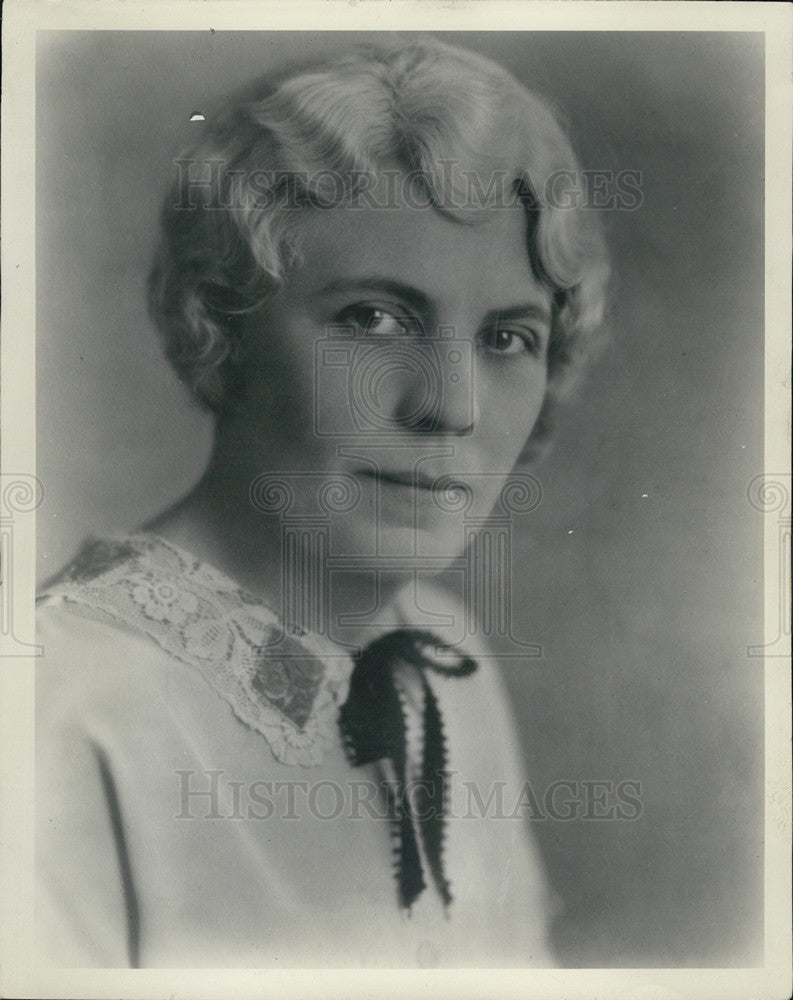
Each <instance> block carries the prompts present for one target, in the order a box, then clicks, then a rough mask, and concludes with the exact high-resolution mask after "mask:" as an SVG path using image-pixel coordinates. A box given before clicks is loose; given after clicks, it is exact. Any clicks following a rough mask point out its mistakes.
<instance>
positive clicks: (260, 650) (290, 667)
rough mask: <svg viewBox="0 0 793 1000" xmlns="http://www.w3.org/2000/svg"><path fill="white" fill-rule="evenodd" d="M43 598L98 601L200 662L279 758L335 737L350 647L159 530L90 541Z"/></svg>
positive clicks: (301, 759)
mask: <svg viewBox="0 0 793 1000" xmlns="http://www.w3.org/2000/svg"><path fill="white" fill-rule="evenodd" d="M42 601H44V602H45V603H56V602H59V601H71V602H74V603H78V604H81V605H85V606H88V607H93V608H98V609H100V610H101V611H104V612H105V613H107V614H108V615H110V616H111V617H112V618H114V619H115V620H116V621H119V622H122V623H124V624H125V625H129V626H131V627H133V628H135V629H137V630H139V631H141V632H143V633H145V634H146V635H147V636H149V638H151V639H153V640H154V642H156V643H157V645H158V646H160V647H161V648H162V649H164V650H165V651H166V652H167V653H170V654H171V655H172V656H175V657H177V658H178V659H179V660H182V661H184V662H186V663H189V664H191V665H192V666H194V667H196V668H197V669H198V671H199V672H200V673H201V675H202V677H203V678H204V679H205V680H206V681H207V683H208V684H209V685H210V686H211V687H212V688H213V689H214V690H215V691H216V692H217V693H218V694H219V695H220V696H221V697H223V698H224V699H225V700H226V701H227V702H228V703H229V705H230V706H231V708H232V710H233V711H234V713H235V715H236V716H237V717H238V718H239V719H240V720H241V721H242V722H244V723H245V724H246V725H248V726H250V727H251V728H253V729H255V730H257V731H258V732H260V733H261V734H262V735H263V736H264V738H265V739H266V740H267V742H268V744H269V745H270V748H271V749H272V752H273V754H274V755H275V757H276V758H277V759H278V760H279V761H281V762H282V763H284V764H301V765H304V766H311V765H315V764H319V763H320V762H321V760H322V758H323V755H324V753H325V751H326V750H327V749H328V748H329V747H330V746H331V745H338V744H339V743H340V736H339V730H338V711H339V708H340V706H341V705H342V704H343V703H344V701H345V700H346V698H347V692H348V687H349V678H350V673H351V672H352V661H351V660H350V658H349V656H347V655H346V654H345V653H343V652H341V651H340V650H339V649H338V647H336V646H334V645H333V644H332V643H330V642H329V641H328V640H325V639H323V638H322V637H321V636H318V635H314V634H312V633H307V632H303V631H301V630H299V629H297V628H292V627H289V626H286V625H284V624H283V622H282V621H281V619H280V618H279V617H278V615H276V614H275V612H273V611H272V610H271V609H270V608H268V607H266V606H265V605H263V604H262V603H261V601H260V600H258V599H257V598H256V597H254V596H253V595H252V594H249V593H247V592H246V591H244V590H242V589H240V588H239V587H238V586H237V585H236V584H235V583H233V581H231V580H229V579H228V578H227V577H226V576H224V575H223V574H222V573H221V572H220V571H219V570H216V569H214V568H213V567H211V566H209V565H207V564H206V563H201V562H199V561H198V560H197V559H195V558H193V557H192V556H191V555H189V554H188V553H187V552H185V551H183V550H181V549H179V548H178V547H177V546H175V545H172V544H171V543H170V542H166V541H165V540H164V539H162V538H159V537H157V536H156V535H147V534H138V535H130V536H128V537H124V538H117V539H105V540H91V541H89V542H88V543H87V544H86V545H85V546H84V548H83V549H82V551H81V552H80V553H79V554H78V555H77V557H76V558H75V560H74V561H73V562H72V563H71V564H70V565H69V566H67V567H66V569H65V570H64V571H63V573H62V574H61V575H60V576H59V578H58V579H57V581H55V583H54V584H53V585H52V587H50V588H49V589H48V591H47V592H46V593H45V594H44V595H43V596H42Z"/></svg>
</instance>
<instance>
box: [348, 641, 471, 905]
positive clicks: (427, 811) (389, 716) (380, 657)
mask: <svg viewBox="0 0 793 1000" xmlns="http://www.w3.org/2000/svg"><path fill="white" fill-rule="evenodd" d="M438 652H443V653H453V654H454V655H455V657H456V662H454V663H453V664H452V665H449V664H445V663H443V662H441V661H439V660H438V659H437V654H438ZM432 653H435V654H436V656H435V658H433V657H432V656H431V654H432ZM400 664H408V665H410V666H412V667H414V668H415V669H416V672H417V675H418V677H419V678H420V679H421V685H422V689H423V692H424V720H423V721H424V726H423V730H424V747H423V761H422V767H421V780H420V781H419V782H418V783H417V786H416V788H415V789H414V791H415V793H416V794H415V798H414V796H413V795H412V794H410V795H409V794H406V774H407V746H406V736H405V730H406V720H405V708H404V705H403V703H402V701H403V696H402V694H401V692H400V691H399V688H398V687H397V686H396V684H395V683H394V672H395V670H396V669H397V668H398V667H399V665H400ZM476 666H477V664H476V661H475V660H472V659H470V657H467V656H465V655H463V654H462V653H460V652H459V650H455V649H454V648H453V647H451V646H449V645H447V644H446V643H444V642H442V641H441V640H440V639H439V638H438V637H437V636H435V635H433V634H432V633H431V632H422V631H419V630H418V629H398V630H397V631H395V632H388V633H387V634H386V635H383V636H381V637H380V638H379V639H376V640H375V641H374V642H372V643H371V644H370V645H369V646H367V647H366V648H365V649H364V650H363V651H362V652H361V653H359V654H358V655H357V657H356V658H355V669H354V670H353V673H352V677H351V678H350V694H349V697H348V699H347V701H346V702H345V704H344V706H343V707H342V709H341V713H340V717H339V723H340V725H341V730H342V733H343V735H344V738H345V741H346V745H347V750H348V753H349V755H350V759H351V761H352V763H353V764H354V765H356V766H360V765H362V764H368V763H371V762H373V761H376V760H382V759H383V758H389V759H390V760H391V761H392V762H393V765H394V770H395V772H396V786H397V787H396V789H395V790H393V789H391V790H390V796H389V797H390V803H391V808H392V815H393V822H394V833H395V836H396V846H395V848H394V854H395V862H396V871H395V874H396V879H397V886H398V893H399V902H400V905H401V906H403V907H406V908H408V909H409V908H410V907H411V906H412V904H413V903H414V902H415V900H416V899H417V897H418V896H419V895H420V893H421V892H422V891H423V889H424V888H425V886H426V883H425V881H424V873H423V871H422V866H421V857H420V855H419V849H418V841H417V839H416V830H417V829H418V831H419V834H420V836H421V843H422V846H423V848H424V854H425V856H426V859H427V864H428V865H429V868H430V872H431V874H432V878H433V881H434V882H435V885H436V887H437V889H438V892H439V893H440V896H441V898H442V900H443V904H444V906H448V905H449V904H450V903H451V900H452V894H451V891H450V889H449V882H448V880H447V879H446V876H445V874H444V870H443V860H442V847H443V832H444V817H445V813H446V808H447V785H446V779H447V776H448V772H447V770H446V748H445V744H444V736H443V724H442V721H441V714H440V709H439V708H438V702H437V699H436V697H435V695H434V693H433V691H432V688H431V687H430V686H429V684H428V683H427V678H426V676H425V673H424V672H425V669H430V670H434V671H436V672H437V673H439V674H445V675H447V676H450V677H465V676H467V675H469V674H472V673H473V672H474V670H476Z"/></svg>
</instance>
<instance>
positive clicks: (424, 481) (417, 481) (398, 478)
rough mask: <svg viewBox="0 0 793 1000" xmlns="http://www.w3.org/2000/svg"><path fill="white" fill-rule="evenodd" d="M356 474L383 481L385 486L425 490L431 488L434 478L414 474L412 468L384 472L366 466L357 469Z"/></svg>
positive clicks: (378, 481) (379, 481)
mask: <svg viewBox="0 0 793 1000" xmlns="http://www.w3.org/2000/svg"><path fill="white" fill-rule="evenodd" d="M358 474H359V475H360V476H365V477H366V478H367V479H371V480H372V481H373V482H377V483H383V484H385V485H386V486H396V487H402V488H403V489H410V490H426V491H427V492H429V491H430V490H431V489H432V484H433V482H434V480H432V479H429V478H427V477H426V476H422V475H417V474H415V473H414V472H413V471H412V470H411V471H407V472H401V471H388V472H386V471H384V470H383V469H377V470H375V469H369V468H366V469H359V470H358Z"/></svg>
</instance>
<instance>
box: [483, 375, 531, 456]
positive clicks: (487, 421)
mask: <svg viewBox="0 0 793 1000" xmlns="http://www.w3.org/2000/svg"><path fill="white" fill-rule="evenodd" d="M546 386H547V376H546V371H545V368H544V366H543V367H540V366H537V368H536V369H534V370H532V371H530V372H529V373H528V375H527V374H526V373H523V374H517V375H509V374H508V375H506V376H500V377H498V378H491V379H488V380H487V383H486V388H485V392H484V393H483V394H482V395H481V396H480V408H481V414H480V422H479V426H480V429H481V432H480V434H478V435H477V437H478V445H479V449H480V452H481V456H482V461H483V464H484V466H485V467H487V468H491V469H493V470H494V471H501V472H507V471H509V470H510V469H511V468H512V466H513V465H514V463H515V462H516V461H517V458H518V456H519V455H520V453H521V452H522V450H523V447H524V445H525V443H526V441H527V439H528V437H529V435H530V434H531V432H532V429H533V428H534V425H535V423H536V422H537V418H538V417H539V415H540V410H541V409H542V404H543V401H544V399H545V391H546Z"/></svg>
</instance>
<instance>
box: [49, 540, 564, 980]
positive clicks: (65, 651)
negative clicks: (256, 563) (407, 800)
mask: <svg viewBox="0 0 793 1000" xmlns="http://www.w3.org/2000/svg"><path fill="white" fill-rule="evenodd" d="M41 603H42V606H41V609H40V634H41V639H40V641H41V642H42V643H43V645H44V656H43V657H42V659H41V661H40V663H39V666H38V668H37V681H36V769H37V772H36V773H37V777H36V797H37V799H36V801H37V805H36V873H37V911H36V920H37V938H38V941H39V943H40V948H41V951H42V960H43V961H45V962H49V963H51V964H54V965H59V966H88V967H97V966H106V967H119V966H128V965H130V964H133V965H134V964H137V965H140V966H144V967H145V966H149V967H196V966H197V967H249V968H250V967H268V966H269V967H273V966H278V967H282V968H289V967H322V966H325V967H366V966H382V967H395V966H407V967H417V966H418V967H421V966H445V967H450V966H451V967H465V966H469V967H477V966H491V967H514V966H550V965H553V964H554V963H553V960H552V958H551V955H550V953H549V951H548V947H547V943H546V935H547V930H548V923H549V919H550V917H551V916H552V915H553V913H552V910H553V905H552V900H551V898H550V896H549V894H548V891H547V887H546V883H545V879H544V876H543V873H542V870H541V866H540V863H539V861H538V857H537V853H536V849H535V847H534V845H533V843H532V841H531V840H530V838H529V836H528V831H527V826H526V822H525V819H524V817H523V815H522V813H521V811H520V810H514V809H513V808H512V807H513V805H514V803H516V802H517V801H518V800H519V797H520V788H521V786H522V785H523V783H524V781H525V780H526V776H525V775H524V774H522V768H521V754H520V749H519V743H518V741H517V739H516V736H515V734H514V731H513V726H512V723H511V721H510V716H509V711H508V707H507V705H506V702H505V697H504V694H503V692H502V689H501V685H500V680H499V677H498V674H497V670H496V667H495V665H494V664H493V663H492V661H488V659H487V658H482V657H481V654H480V657H479V660H480V663H479V669H478V670H477V671H476V673H475V674H474V675H473V676H471V677H468V678H461V679H455V678H445V677H443V676H438V675H435V674H431V675H429V676H428V681H429V683H430V685H431V687H432V690H433V691H434V693H435V694H436V696H437V699H438V702H439V705H440V709H441V712H442V716H443V722H444V728H445V731H446V738H447V753H448V761H449V768H450V772H451V781H450V797H449V818H448V819H447V825H446V838H445V841H444V863H445V867H446V873H447V875H448V877H449V879H450V882H451V890H452V894H453V902H452V904H451V906H450V908H449V910H448V912H444V908H443V905H442V902H441V899H440V896H439V895H438V893H437V891H436V889H435V887H434V885H433V884H432V882H431V880H430V879H429V878H427V882H428V885H427V888H426V889H425V890H424V891H423V893H422V894H421V895H420V897H419V898H418V900H417V902H416V903H415V904H414V906H413V907H412V909H411V911H410V912H409V913H407V912H405V911H403V910H401V909H400V908H399V906H398V901H397V891H396V881H395V878H394V858H393V855H392V850H393V840H392V836H393V835H392V824H391V822H389V820H388V818H387V808H386V798H385V795H384V788H383V782H384V781H386V780H388V779H389V778H390V777H392V776H391V775H389V773H388V770H387V768H386V767H385V765H384V764H376V765H368V766H363V767H354V766H352V764H351V763H350V762H349V760H348V757H347V755H346V753H345V750H344V746H343V742H342V739H341V734H340V731H339V728H338V723H337V716H338V710H339V707H340V705H341V704H343V702H344V700H345V698H346V695H347V686H348V680H349V675H350V672H351V670H352V662H351V660H350V659H349V657H348V655H347V654H346V653H345V652H343V651H341V650H340V648H339V647H336V646H334V645H333V644H332V643H330V641H328V640H326V639H324V638H323V637H321V636H316V635H310V634H304V633H301V632H297V631H290V630H285V629H283V628H282V627H281V624H280V622H279V619H278V617H277V616H276V615H275V614H274V613H273V612H272V611H271V610H269V609H268V608H267V607H265V606H263V605H262V604H261V603H260V602H259V601H258V600H257V599H256V598H254V597H253V596H251V595H249V594H247V593H245V592H244V591H242V590H240V589H239V588H238V587H237V586H236V585H235V584H234V583H233V582H232V581H231V580H229V579H228V578H226V577H225V576H224V575H223V574H221V573H220V572H218V571H217V570H215V569H213V568H212V567H210V566H207V565H206V564H203V563H199V562H198V561H197V560H195V559H194V558H193V557H192V556H190V555H189V554H187V553H186V552H184V551H183V550H181V549H178V548H176V547H175V546H173V545H171V544H170V543H167V542H165V541H163V540H162V539H159V538H157V537H155V536H152V535H136V536H131V537H129V538H124V539H116V540H112V541H109V542H102V543H97V544H94V545H93V546H92V547H90V548H88V549H86V550H84V552H83V554H82V555H81V556H80V557H78V559H77V560H76V561H75V563H74V564H73V565H72V567H70V568H69V569H68V570H67V572H66V574H65V575H64V576H63V577H62V578H61V580H60V581H59V582H58V583H57V584H55V585H54V586H53V587H52V588H51V589H50V590H49V591H48V593H47V594H46V595H45V596H44V597H43V599H42V602H41ZM436 631H439V632H441V631H442V630H436ZM441 638H443V635H442V634H441ZM471 652H474V653H475V651H473V650H471ZM408 728H409V732H408V736H409V740H408V745H409V746H410V745H411V741H412V742H413V743H415V734H413V735H411V733H410V729H411V728H415V726H411V725H409V727H408Z"/></svg>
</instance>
